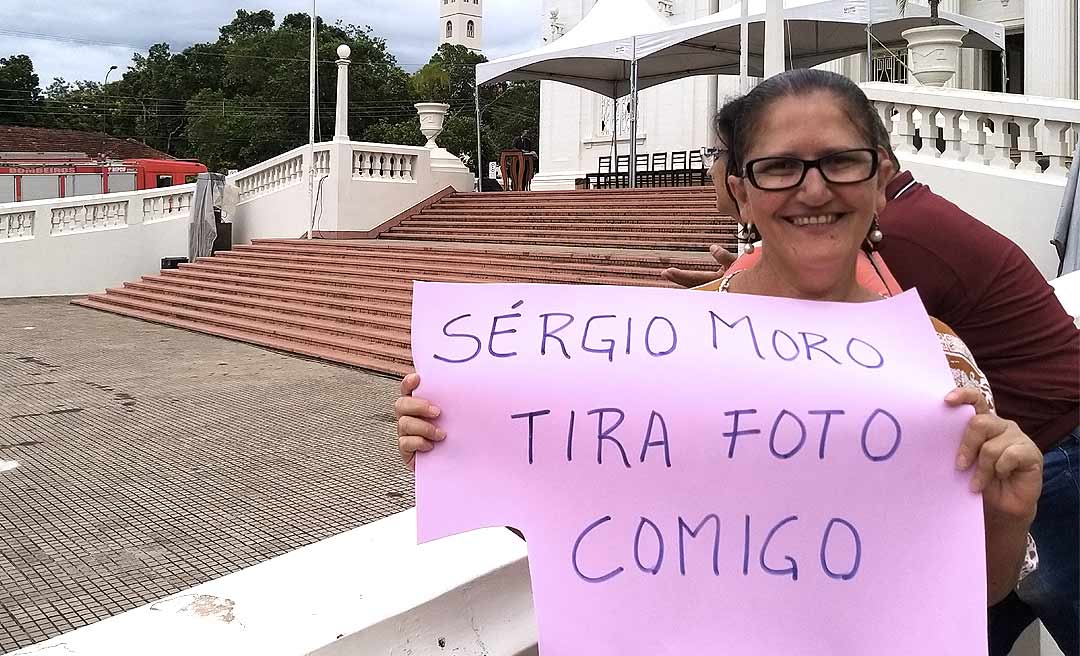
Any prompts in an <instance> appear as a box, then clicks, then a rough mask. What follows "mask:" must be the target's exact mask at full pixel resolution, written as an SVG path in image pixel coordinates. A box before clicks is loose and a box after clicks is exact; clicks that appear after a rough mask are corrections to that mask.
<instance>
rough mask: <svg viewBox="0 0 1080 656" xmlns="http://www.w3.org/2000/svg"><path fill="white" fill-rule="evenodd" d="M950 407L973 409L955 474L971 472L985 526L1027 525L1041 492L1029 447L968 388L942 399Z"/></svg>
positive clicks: (1038, 461)
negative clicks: (994, 523) (1001, 523)
mask: <svg viewBox="0 0 1080 656" xmlns="http://www.w3.org/2000/svg"><path fill="white" fill-rule="evenodd" d="M945 402H946V403H948V404H949V405H951V406H954V407H955V406H960V405H973V406H975V413H976V414H975V416H974V417H972V418H971V421H969V422H968V425H967V428H966V429H965V430H964V439H963V441H961V443H960V450H959V452H958V453H957V455H956V468H957V469H959V470H960V471H967V470H968V469H971V468H972V467H974V469H975V472H974V474H973V475H972V478H971V490H972V492H982V495H983V508H984V511H985V513H986V516H987V520H988V522H989V521H993V520H1011V521H1020V522H1028V523H1030V521H1031V520H1032V519H1033V518H1034V517H1035V508H1036V506H1037V504H1038V501H1039V494H1040V493H1041V492H1042V466H1043V457H1042V453H1041V452H1040V451H1039V448H1038V447H1037V446H1035V443H1034V442H1032V441H1031V439H1030V438H1029V437H1028V436H1027V435H1025V434H1024V432H1023V431H1022V430H1020V427H1019V426H1017V425H1016V422H1014V421H1006V420H1005V419H1002V418H1001V417H998V416H997V415H996V414H994V413H993V412H991V411H990V408H989V406H988V405H987V402H986V398H985V397H984V396H983V394H982V392H980V391H979V390H977V389H974V388H970V387H961V388H957V389H955V390H953V391H952V392H950V393H949V395H948V396H946V397H945Z"/></svg>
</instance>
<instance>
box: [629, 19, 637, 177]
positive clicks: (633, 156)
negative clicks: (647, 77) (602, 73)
mask: <svg viewBox="0 0 1080 656" xmlns="http://www.w3.org/2000/svg"><path fill="white" fill-rule="evenodd" d="M631 44H632V49H633V53H632V55H633V59H632V60H630V188H631V189H634V188H636V187H637V119H638V117H637V111H638V88H637V85H638V61H637V37H636V36H635V37H633V38H632V39H631Z"/></svg>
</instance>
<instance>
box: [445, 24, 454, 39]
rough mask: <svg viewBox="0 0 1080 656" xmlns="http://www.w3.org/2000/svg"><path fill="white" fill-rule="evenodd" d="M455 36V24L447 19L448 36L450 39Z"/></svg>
mask: <svg viewBox="0 0 1080 656" xmlns="http://www.w3.org/2000/svg"><path fill="white" fill-rule="evenodd" d="M453 36H454V24H453V23H451V22H450V21H446V38H448V39H450V38H453Z"/></svg>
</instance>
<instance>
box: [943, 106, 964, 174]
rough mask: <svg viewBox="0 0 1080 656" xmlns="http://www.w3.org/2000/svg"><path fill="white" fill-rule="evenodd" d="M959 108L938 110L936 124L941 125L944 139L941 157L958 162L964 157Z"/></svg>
mask: <svg viewBox="0 0 1080 656" xmlns="http://www.w3.org/2000/svg"><path fill="white" fill-rule="evenodd" d="M962 113H963V112H961V111H960V110H959V109H942V110H938V125H940V126H941V138H942V139H944V140H945V152H944V153H942V154H941V158H942V159H946V160H951V161H954V162H959V161H961V160H962V159H963V158H964V152H963V148H962V146H963V141H962V135H961V133H960V114H962Z"/></svg>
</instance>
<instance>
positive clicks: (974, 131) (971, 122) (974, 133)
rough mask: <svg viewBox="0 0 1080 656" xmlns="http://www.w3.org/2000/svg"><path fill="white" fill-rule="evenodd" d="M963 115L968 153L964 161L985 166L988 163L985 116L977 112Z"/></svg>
mask: <svg viewBox="0 0 1080 656" xmlns="http://www.w3.org/2000/svg"><path fill="white" fill-rule="evenodd" d="M965 115H966V116H967V124H968V127H967V130H966V133H965V134H966V142H967V145H968V153H967V157H965V158H964V161H965V162H972V163H975V164H982V165H985V164H986V163H987V162H988V161H989V160H988V159H987V157H986V123H987V121H986V115H985V114H980V113H977V112H965Z"/></svg>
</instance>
